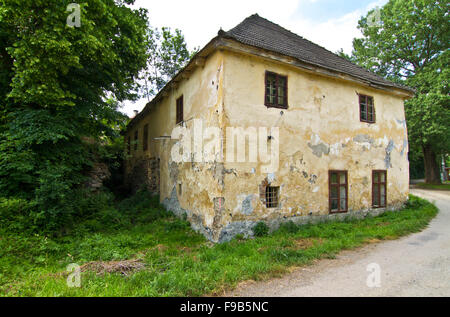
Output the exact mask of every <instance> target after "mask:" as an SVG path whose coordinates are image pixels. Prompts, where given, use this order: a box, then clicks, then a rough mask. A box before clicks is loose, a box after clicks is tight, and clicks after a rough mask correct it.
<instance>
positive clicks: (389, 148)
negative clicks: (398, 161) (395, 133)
mask: <svg viewBox="0 0 450 317" xmlns="http://www.w3.org/2000/svg"><path fill="white" fill-rule="evenodd" d="M394 146H395V143H394V141H393V140H390V141H389V144H388V146H387V147H386V156H385V158H384V164H385V165H386V169H389V168H391V167H392V164H391V153H392V151H393V150H394Z"/></svg>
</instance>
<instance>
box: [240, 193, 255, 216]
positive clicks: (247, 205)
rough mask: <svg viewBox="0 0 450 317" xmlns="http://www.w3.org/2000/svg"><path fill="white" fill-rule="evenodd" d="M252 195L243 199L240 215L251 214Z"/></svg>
mask: <svg viewBox="0 0 450 317" xmlns="http://www.w3.org/2000/svg"><path fill="white" fill-rule="evenodd" d="M253 198H254V195H248V196H247V197H245V199H244V200H243V201H242V213H243V214H244V215H247V216H248V215H251V214H252V213H253V204H252V201H253Z"/></svg>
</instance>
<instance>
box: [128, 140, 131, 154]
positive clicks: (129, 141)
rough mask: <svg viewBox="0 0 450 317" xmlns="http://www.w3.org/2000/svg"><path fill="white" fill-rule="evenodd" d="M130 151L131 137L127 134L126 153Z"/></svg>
mask: <svg viewBox="0 0 450 317" xmlns="http://www.w3.org/2000/svg"><path fill="white" fill-rule="evenodd" d="M130 153H131V137H130V136H128V139H127V154H128V155H130Z"/></svg>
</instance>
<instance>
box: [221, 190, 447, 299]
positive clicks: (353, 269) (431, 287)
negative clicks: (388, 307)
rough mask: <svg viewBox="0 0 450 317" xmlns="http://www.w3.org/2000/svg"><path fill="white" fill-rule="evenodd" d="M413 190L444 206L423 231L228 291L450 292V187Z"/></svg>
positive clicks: (286, 293) (288, 293)
mask: <svg viewBox="0 0 450 317" xmlns="http://www.w3.org/2000/svg"><path fill="white" fill-rule="evenodd" d="M411 193H412V194H414V195H416V196H419V197H422V198H426V199H428V200H430V201H433V202H435V203H436V206H437V207H438V208H439V209H440V213H439V214H438V216H437V217H436V218H435V219H433V220H432V222H431V223H430V225H429V227H428V228H427V229H425V230H424V231H423V232H421V233H417V234H413V235H410V236H407V237H404V238H401V239H399V240H394V241H386V242H382V243H378V244H371V245H368V246H365V247H362V248H359V249H357V250H352V251H344V252H342V253H340V254H339V255H338V256H337V258H336V259H333V260H328V259H327V260H319V261H317V262H316V263H314V264H313V265H311V266H308V267H306V268H300V269H297V270H295V271H294V272H292V273H289V274H288V275H285V276H283V277H282V278H279V279H272V280H270V281H266V282H246V283H244V284H242V285H241V286H239V287H238V288H237V289H236V290H235V291H233V292H231V293H228V294H225V295H226V296H246V297H253V296H260V297H266V296H267V297H269V296H270V297H272V296H274V297H276V296H288V297H308V296H326V297H333V296H450V192H445V191H430V190H420V189H413V190H411ZM373 263H376V264H378V265H379V268H380V271H379V272H380V274H379V275H378V276H379V279H378V280H377V274H376V273H373V271H368V265H370V264H373ZM368 280H369V282H371V283H370V284H371V286H372V287H369V286H367V285H368V284H367V281H368ZM378 282H379V283H378ZM377 284H378V286H379V287H376V285H377ZM373 286H375V287H373Z"/></svg>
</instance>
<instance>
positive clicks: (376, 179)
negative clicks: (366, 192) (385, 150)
mask: <svg viewBox="0 0 450 317" xmlns="http://www.w3.org/2000/svg"><path fill="white" fill-rule="evenodd" d="M386 183H387V172H386V171H372V207H374V208H383V207H386V197H387V193H386Z"/></svg>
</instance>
